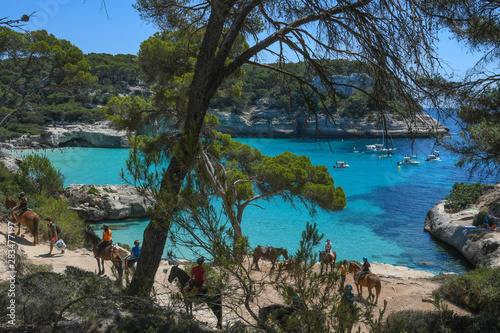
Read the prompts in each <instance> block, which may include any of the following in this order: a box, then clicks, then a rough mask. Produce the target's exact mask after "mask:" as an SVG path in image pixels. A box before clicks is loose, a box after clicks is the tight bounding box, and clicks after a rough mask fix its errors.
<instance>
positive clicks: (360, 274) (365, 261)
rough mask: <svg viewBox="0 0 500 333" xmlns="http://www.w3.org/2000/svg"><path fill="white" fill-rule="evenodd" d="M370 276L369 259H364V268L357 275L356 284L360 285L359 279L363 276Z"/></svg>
mask: <svg viewBox="0 0 500 333" xmlns="http://www.w3.org/2000/svg"><path fill="white" fill-rule="evenodd" d="M366 274H370V263H369V262H368V258H367V257H363V266H361V270H360V271H359V272H357V273H356V280H355V282H356V284H358V280H359V278H360V277H361V276H362V275H363V276H364V275H366Z"/></svg>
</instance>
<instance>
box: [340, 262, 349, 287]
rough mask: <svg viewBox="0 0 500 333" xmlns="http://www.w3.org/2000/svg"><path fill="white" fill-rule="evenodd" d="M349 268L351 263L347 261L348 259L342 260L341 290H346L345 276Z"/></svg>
mask: <svg viewBox="0 0 500 333" xmlns="http://www.w3.org/2000/svg"><path fill="white" fill-rule="evenodd" d="M348 270H349V263H348V262H347V259H344V261H343V262H342V266H340V290H339V291H343V290H344V283H345V278H346V276H347V273H348Z"/></svg>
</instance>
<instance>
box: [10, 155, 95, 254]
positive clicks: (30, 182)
mask: <svg viewBox="0 0 500 333" xmlns="http://www.w3.org/2000/svg"><path fill="white" fill-rule="evenodd" d="M63 179H64V178H63V176H62V175H61V173H60V172H59V171H58V170H56V169H54V167H53V166H52V164H51V163H50V161H49V160H48V159H47V157H45V156H41V155H37V154H34V155H31V156H29V158H27V159H25V160H23V162H22V163H21V165H20V167H19V170H18V172H17V173H15V174H13V173H11V172H10V171H8V170H7V169H6V168H5V166H4V165H3V164H0V196H1V197H3V198H5V197H12V198H14V200H16V201H17V199H18V197H19V193H21V192H25V193H26V197H27V198H28V208H30V209H32V210H33V211H35V212H37V214H38V215H39V217H40V222H39V234H40V237H41V239H48V236H47V225H46V223H45V222H44V219H45V218H47V217H49V218H51V219H52V221H53V222H54V223H56V225H57V226H58V227H59V228H61V230H62V238H63V239H64V241H65V243H66V245H68V247H69V248H75V247H80V246H82V245H83V237H82V234H83V230H84V228H85V222H84V221H83V220H82V219H81V218H79V217H78V214H77V213H76V212H74V211H72V210H70V209H69V208H70V204H69V203H68V202H67V201H65V200H62V199H61V198H60V197H59V195H60V193H61V192H62V189H63ZM0 214H1V216H2V217H3V218H4V219H9V220H10V214H11V212H10V210H7V209H6V208H5V206H4V205H1V208H0Z"/></svg>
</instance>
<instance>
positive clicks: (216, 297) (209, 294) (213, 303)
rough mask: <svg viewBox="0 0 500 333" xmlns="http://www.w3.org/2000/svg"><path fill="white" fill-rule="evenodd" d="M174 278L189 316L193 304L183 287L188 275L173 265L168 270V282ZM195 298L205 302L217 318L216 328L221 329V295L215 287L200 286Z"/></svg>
mask: <svg viewBox="0 0 500 333" xmlns="http://www.w3.org/2000/svg"><path fill="white" fill-rule="evenodd" d="M175 278H177V280H178V281H179V288H180V292H181V294H182V295H183V296H184V303H185V304H186V312H187V313H189V314H190V315H192V314H193V304H192V303H191V301H190V300H189V296H190V295H186V294H185V293H184V287H185V286H186V285H187V284H188V283H189V275H188V273H186V272H184V271H183V270H182V269H180V268H179V266H177V265H174V266H172V268H171V269H170V274H169V275H168V282H169V283H172V282H173V281H174V280H175ZM196 298H198V299H199V300H200V301H203V302H205V303H206V304H207V305H208V307H209V308H210V309H211V310H212V312H213V313H214V315H215V317H216V318H217V328H219V329H222V293H221V292H220V290H219V289H217V288H215V287H207V286H205V285H202V286H201V288H199V289H198V291H197V292H196Z"/></svg>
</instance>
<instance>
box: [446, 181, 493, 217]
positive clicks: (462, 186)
mask: <svg viewBox="0 0 500 333" xmlns="http://www.w3.org/2000/svg"><path fill="white" fill-rule="evenodd" d="M483 188H484V185H482V184H481V183H475V184H466V183H455V184H454V185H453V188H452V189H451V191H450V194H448V195H447V196H446V200H447V201H448V202H447V203H446V205H445V208H446V209H451V210H453V211H455V212H458V211H461V210H462V209H465V208H467V205H471V204H475V203H477V200H478V199H479V197H480V196H481V194H482V190H483Z"/></svg>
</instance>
